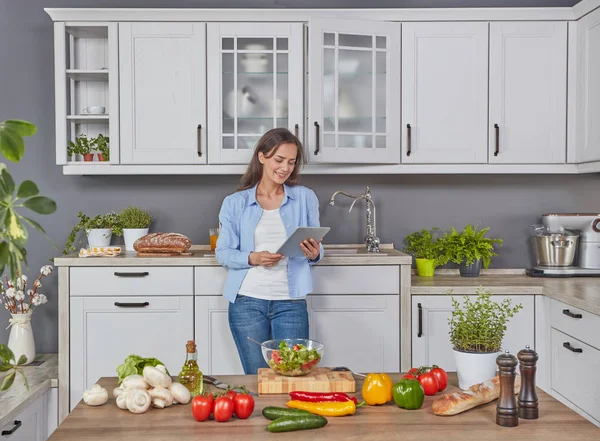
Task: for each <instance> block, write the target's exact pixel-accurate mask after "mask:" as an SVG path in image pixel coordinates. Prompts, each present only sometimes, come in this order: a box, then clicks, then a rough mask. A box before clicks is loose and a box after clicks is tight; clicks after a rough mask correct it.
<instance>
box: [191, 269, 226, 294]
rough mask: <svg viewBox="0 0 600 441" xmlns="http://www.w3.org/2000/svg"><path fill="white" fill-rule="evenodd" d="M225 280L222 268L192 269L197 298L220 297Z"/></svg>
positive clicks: (224, 271) (224, 272)
mask: <svg viewBox="0 0 600 441" xmlns="http://www.w3.org/2000/svg"><path fill="white" fill-rule="evenodd" d="M225 279H227V270H226V269H225V268H223V267H222V266H199V267H196V268H194V286H195V293H196V295H197V296H221V295H223V287H224V286H225Z"/></svg>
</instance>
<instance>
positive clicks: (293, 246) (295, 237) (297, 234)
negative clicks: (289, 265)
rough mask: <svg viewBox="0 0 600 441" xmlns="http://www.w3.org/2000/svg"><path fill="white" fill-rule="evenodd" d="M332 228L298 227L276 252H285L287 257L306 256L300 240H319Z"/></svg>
mask: <svg viewBox="0 0 600 441" xmlns="http://www.w3.org/2000/svg"><path fill="white" fill-rule="evenodd" d="M330 229H331V228H329V227H298V228H296V231H294V233H293V234H292V235H291V236H290V237H288V238H287V239H286V241H285V242H284V243H283V244H282V245H281V246H280V247H279V249H278V250H277V251H276V254H283V255H284V256H285V257H305V256H304V252H303V251H302V248H300V242H302V241H303V240H307V239H310V238H313V239H314V240H316V241H319V240H321V239H323V238H324V237H325V235H326V234H327V233H328V232H329V230H330Z"/></svg>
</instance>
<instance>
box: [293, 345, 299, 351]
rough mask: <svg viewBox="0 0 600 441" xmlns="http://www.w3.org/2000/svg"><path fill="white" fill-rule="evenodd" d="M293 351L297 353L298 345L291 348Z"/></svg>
mask: <svg viewBox="0 0 600 441" xmlns="http://www.w3.org/2000/svg"><path fill="white" fill-rule="evenodd" d="M292 349H293V350H294V351H299V350H300V346H298V345H294V347H293V348H292Z"/></svg>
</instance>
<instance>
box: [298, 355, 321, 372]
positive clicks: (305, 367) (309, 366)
mask: <svg viewBox="0 0 600 441" xmlns="http://www.w3.org/2000/svg"><path fill="white" fill-rule="evenodd" d="M318 362H319V360H317V359H316V358H315V359H314V360H313V361H307V362H306V363H302V366H300V369H302V370H303V371H307V370H309V369H312V368H313V366H314V365H315V364H317V363H318Z"/></svg>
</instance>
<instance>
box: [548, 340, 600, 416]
mask: <svg viewBox="0 0 600 441" xmlns="http://www.w3.org/2000/svg"><path fill="white" fill-rule="evenodd" d="M551 340H552V343H551V344H552V389H553V390H554V391H556V392H558V393H559V394H560V395H562V396H563V397H565V398H566V399H568V400H569V401H571V402H572V403H573V404H575V405H576V406H577V407H579V408H580V409H581V410H583V411H584V412H586V413H588V414H589V415H591V416H592V417H594V418H595V419H596V420H600V378H599V377H598V371H599V370H600V351H599V350H598V349H595V348H593V347H591V346H589V345H586V344H585V343H583V342H581V341H579V340H577V339H576V338H573V337H571V336H569V335H567V334H564V333H562V332H560V331H557V330H556V329H553V330H552V337H551ZM565 343H569V345H570V346H571V347H572V348H575V349H577V350H581V352H573V351H571V350H569V349H567V348H565V347H564V344H565Z"/></svg>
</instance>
